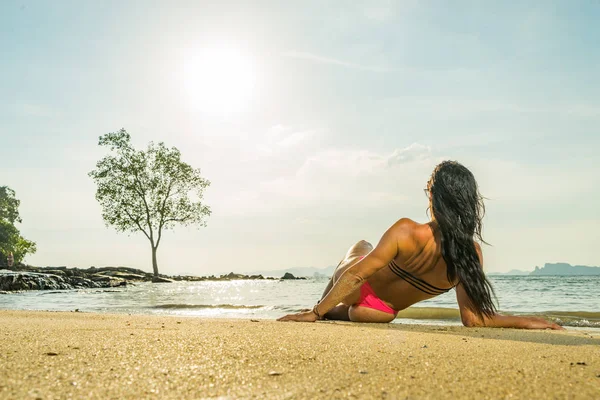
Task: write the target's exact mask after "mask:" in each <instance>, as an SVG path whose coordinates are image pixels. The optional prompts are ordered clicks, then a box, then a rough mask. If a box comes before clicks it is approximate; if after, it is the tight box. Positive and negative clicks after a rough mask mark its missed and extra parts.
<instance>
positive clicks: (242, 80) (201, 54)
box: [184, 47, 256, 114]
mask: <svg viewBox="0 0 600 400" xmlns="http://www.w3.org/2000/svg"><path fill="white" fill-rule="evenodd" d="M184 74H185V77H184V84H185V86H186V91H187V93H188V94H189V99H190V104H191V106H192V107H193V108H194V109H196V110H198V111H200V112H203V113H210V114H231V113H237V112H242V111H246V110H248V109H249V107H250V105H251V102H252V101H253V97H254V95H255V93H254V92H255V86H256V76H255V71H254V65H253V62H252V59H251V58H250V56H249V55H248V54H245V53H244V52H242V51H240V50H238V49H234V48H228V47H213V48H210V47H206V48H202V49H198V50H196V51H194V52H193V54H191V55H189V56H188V58H187V59H186V68H185V73H184Z"/></svg>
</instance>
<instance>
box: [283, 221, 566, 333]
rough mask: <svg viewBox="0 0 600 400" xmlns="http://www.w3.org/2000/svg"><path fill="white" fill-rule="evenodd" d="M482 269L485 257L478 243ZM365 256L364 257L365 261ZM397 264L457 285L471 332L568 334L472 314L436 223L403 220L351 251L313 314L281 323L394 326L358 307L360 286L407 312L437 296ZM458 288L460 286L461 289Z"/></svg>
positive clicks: (442, 284) (538, 323)
mask: <svg viewBox="0 0 600 400" xmlns="http://www.w3.org/2000/svg"><path fill="white" fill-rule="evenodd" d="M475 247H476V249H477V253H478V254H479V259H480V261H481V265H482V267H483V255H482V252H481V247H480V246H479V244H477V243H475ZM361 256H365V257H364V258H363V259H362V260H360V257H361ZM392 260H395V262H396V264H397V265H399V266H400V267H401V268H403V269H404V270H406V271H407V272H409V273H411V274H412V275H414V276H416V277H418V278H420V279H423V280H425V281H426V282H428V283H429V284H431V285H433V286H436V287H439V288H451V287H454V286H455V285H456V288H455V290H456V300H457V301H458V307H459V309H460V317H461V320H462V323H463V324H464V325H465V326H468V327H505V328H524V329H563V328H562V327H561V326H559V325H556V324H553V323H551V322H548V321H545V320H544V319H541V318H535V317H516V316H508V315H501V314H495V315H493V316H492V317H483V318H481V317H479V316H478V315H477V314H476V313H475V312H473V311H472V309H471V307H470V304H471V301H470V299H469V297H468V296H467V294H466V292H465V290H464V289H463V287H462V285H461V284H460V283H458V282H449V281H448V278H447V274H446V263H445V261H444V258H443V257H442V254H441V243H440V233H439V231H438V229H437V223H436V221H435V220H432V221H430V222H429V223H427V224H419V223H416V222H415V221H412V220H410V219H408V218H403V219H401V220H399V221H398V222H396V223H395V224H394V225H393V226H392V227H391V228H389V229H388V230H387V231H386V232H385V233H384V235H383V237H382V238H381V240H380V241H379V243H378V244H377V246H376V247H375V248H373V247H372V246H371V245H370V244H369V243H368V242H366V241H364V240H362V241H360V242H358V243H356V244H355V245H354V246H352V247H351V248H350V250H348V253H347V254H346V256H345V257H344V259H343V260H342V261H341V262H340V264H339V265H338V267H337V269H336V271H335V273H334V276H333V277H332V278H331V281H330V282H329V284H328V286H327V288H326V289H325V293H323V298H322V299H321V301H320V302H319V304H318V305H317V306H315V308H314V309H313V310H311V311H304V312H301V313H298V314H290V315H286V316H284V317H282V318H279V319H278V321H298V322H314V321H316V320H318V319H319V316H321V317H324V318H327V319H337V320H347V321H354V322H383V323H385V322H390V321H392V320H393V319H394V318H396V315H393V314H388V313H385V312H383V311H379V310H374V309H371V308H368V307H361V306H358V305H357V304H356V303H357V302H358V301H359V297H360V286H361V285H362V284H363V283H364V282H365V281H368V282H369V284H370V285H371V286H372V288H373V290H374V292H375V293H376V294H377V296H378V297H379V298H380V299H381V300H382V301H383V302H384V303H386V304H387V305H388V306H390V307H391V308H393V309H394V310H403V309H405V308H408V307H410V306H411V305H413V304H415V303H418V302H420V301H423V300H426V299H430V298H432V297H435V296H432V295H429V294H427V293H424V292H422V291H420V290H418V289H416V288H414V287H413V286H411V285H410V284H408V283H407V282H406V281H405V280H403V279H402V278H400V277H398V276H397V275H396V274H394V273H393V272H392V271H391V270H390V268H388V264H389V263H390V261H392ZM457 283H458V284H457Z"/></svg>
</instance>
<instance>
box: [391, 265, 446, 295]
mask: <svg viewBox="0 0 600 400" xmlns="http://www.w3.org/2000/svg"><path fill="white" fill-rule="evenodd" d="M388 266H389V267H390V269H391V270H392V272H393V273H394V274H396V275H398V276H399V277H400V278H402V279H404V280H405V281H406V282H408V283H409V284H410V285H412V286H413V287H414V288H415V289H418V290H420V291H421V292H423V293H427V294H429V295H432V296H437V295H440V294H443V293H446V292H448V291H450V290H451V289H454V286H452V287H451V288H449V289H441V288H439V287H436V286H433V285H430V284H429V283H427V282H425V281H424V280H423V279H419V278H417V277H416V276H414V275H412V274H411V273H409V272H407V271H405V270H403V269H402V268H400V267H399V266H398V264H396V261H395V260H392V261H391V262H390V263H389V264H388Z"/></svg>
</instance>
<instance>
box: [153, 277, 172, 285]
mask: <svg viewBox="0 0 600 400" xmlns="http://www.w3.org/2000/svg"><path fill="white" fill-rule="evenodd" d="M171 282H173V281H172V280H171V279H168V278H163V277H160V276H155V277H153V278H152V283H171Z"/></svg>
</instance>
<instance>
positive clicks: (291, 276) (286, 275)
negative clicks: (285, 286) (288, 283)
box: [281, 272, 306, 280]
mask: <svg viewBox="0 0 600 400" xmlns="http://www.w3.org/2000/svg"><path fill="white" fill-rule="evenodd" d="M281 279H296V280H298V279H306V278H305V277H303V276H299V277H297V278H296V277H295V276H294V275H292V274H290V273H289V272H286V273H285V274H283V276H282V277H281Z"/></svg>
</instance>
